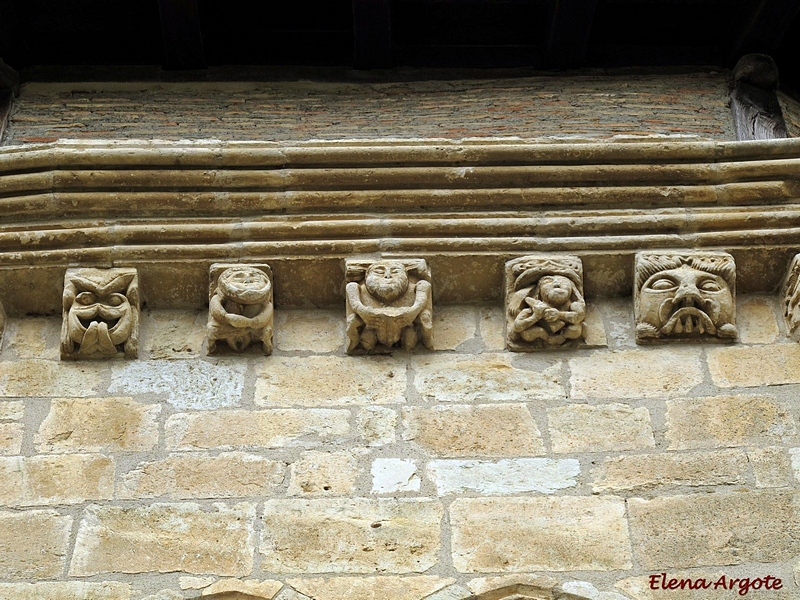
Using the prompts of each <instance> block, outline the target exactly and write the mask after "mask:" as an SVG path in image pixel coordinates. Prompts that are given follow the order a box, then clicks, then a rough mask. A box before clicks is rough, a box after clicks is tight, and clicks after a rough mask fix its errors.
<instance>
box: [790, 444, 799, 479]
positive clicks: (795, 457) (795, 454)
mask: <svg viewBox="0 0 800 600" xmlns="http://www.w3.org/2000/svg"><path fill="white" fill-rule="evenodd" d="M789 456H790V460H791V461H792V469H793V470H794V476H795V479H797V480H798V481H800V448H790V449H789Z"/></svg>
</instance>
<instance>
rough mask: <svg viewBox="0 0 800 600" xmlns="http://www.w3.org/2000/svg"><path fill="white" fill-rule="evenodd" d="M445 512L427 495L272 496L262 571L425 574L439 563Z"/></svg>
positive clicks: (266, 513) (267, 510)
mask: <svg viewBox="0 0 800 600" xmlns="http://www.w3.org/2000/svg"><path fill="white" fill-rule="evenodd" d="M442 515H443V507H442V505H441V504H439V503H438V502H434V501H431V500H423V499H409V500H405V499H402V500H395V499H376V500H372V499H364V498H353V499H341V500H340V499H325V500H267V501H266V502H265V503H264V516H263V521H264V522H263V529H262V534H261V545H260V548H259V551H260V552H261V553H262V554H263V555H264V556H263V559H262V569H264V570H265V571H269V572H274V573H327V572H338V573H379V572H390V573H397V574H401V573H421V572H424V571H427V570H428V569H429V568H431V567H432V566H434V565H435V564H436V563H437V562H438V559H439V546H440V541H439V528H440V525H441V519H442Z"/></svg>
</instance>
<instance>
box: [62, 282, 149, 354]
mask: <svg viewBox="0 0 800 600" xmlns="http://www.w3.org/2000/svg"><path fill="white" fill-rule="evenodd" d="M138 343H139V279H138V276H137V273H136V269H89V268H86V269H67V273H66V276H65V277H64V296H63V323H62V326H61V358H62V359H69V358H111V357H115V356H117V355H119V354H123V355H124V356H125V358H136V355H137V354H138Z"/></svg>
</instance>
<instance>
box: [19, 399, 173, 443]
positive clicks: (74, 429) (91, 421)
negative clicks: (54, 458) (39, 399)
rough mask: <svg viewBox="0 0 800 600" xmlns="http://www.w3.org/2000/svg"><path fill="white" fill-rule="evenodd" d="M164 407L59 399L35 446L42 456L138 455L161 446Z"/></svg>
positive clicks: (133, 403)
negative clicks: (116, 452) (133, 453)
mask: <svg viewBox="0 0 800 600" xmlns="http://www.w3.org/2000/svg"><path fill="white" fill-rule="evenodd" d="M160 414H161V405H159V404H144V403H141V402H137V401H135V400H134V399H133V398H56V399H54V400H52V402H51V404H50V412H49V413H48V414H47V417H46V418H45V420H44V421H43V422H42V425H41V426H40V427H39V431H37V432H36V436H35V437H34V443H35V444H36V447H37V449H38V450H39V451H40V452H99V451H101V450H106V451H108V450H110V451H123V452H135V451H139V452H141V451H143V450H150V449H151V448H153V447H154V446H155V445H157V444H158V419H159V415H160Z"/></svg>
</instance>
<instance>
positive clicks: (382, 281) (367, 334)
mask: <svg viewBox="0 0 800 600" xmlns="http://www.w3.org/2000/svg"><path fill="white" fill-rule="evenodd" d="M346 277H347V281H348V283H347V287H346V308H347V340H348V342H347V352H348V354H354V353H359V352H367V353H370V352H390V351H391V350H392V349H393V348H394V347H396V346H397V345H398V344H399V345H400V346H402V348H403V349H404V350H407V351H410V350H413V349H414V347H415V346H416V345H417V343H418V342H422V345H423V346H425V347H426V348H433V300H432V296H431V276H430V272H429V271H428V265H427V263H426V262H425V261H424V260H422V259H403V260H379V261H375V262H372V261H359V260H348V261H347V263H346Z"/></svg>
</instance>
